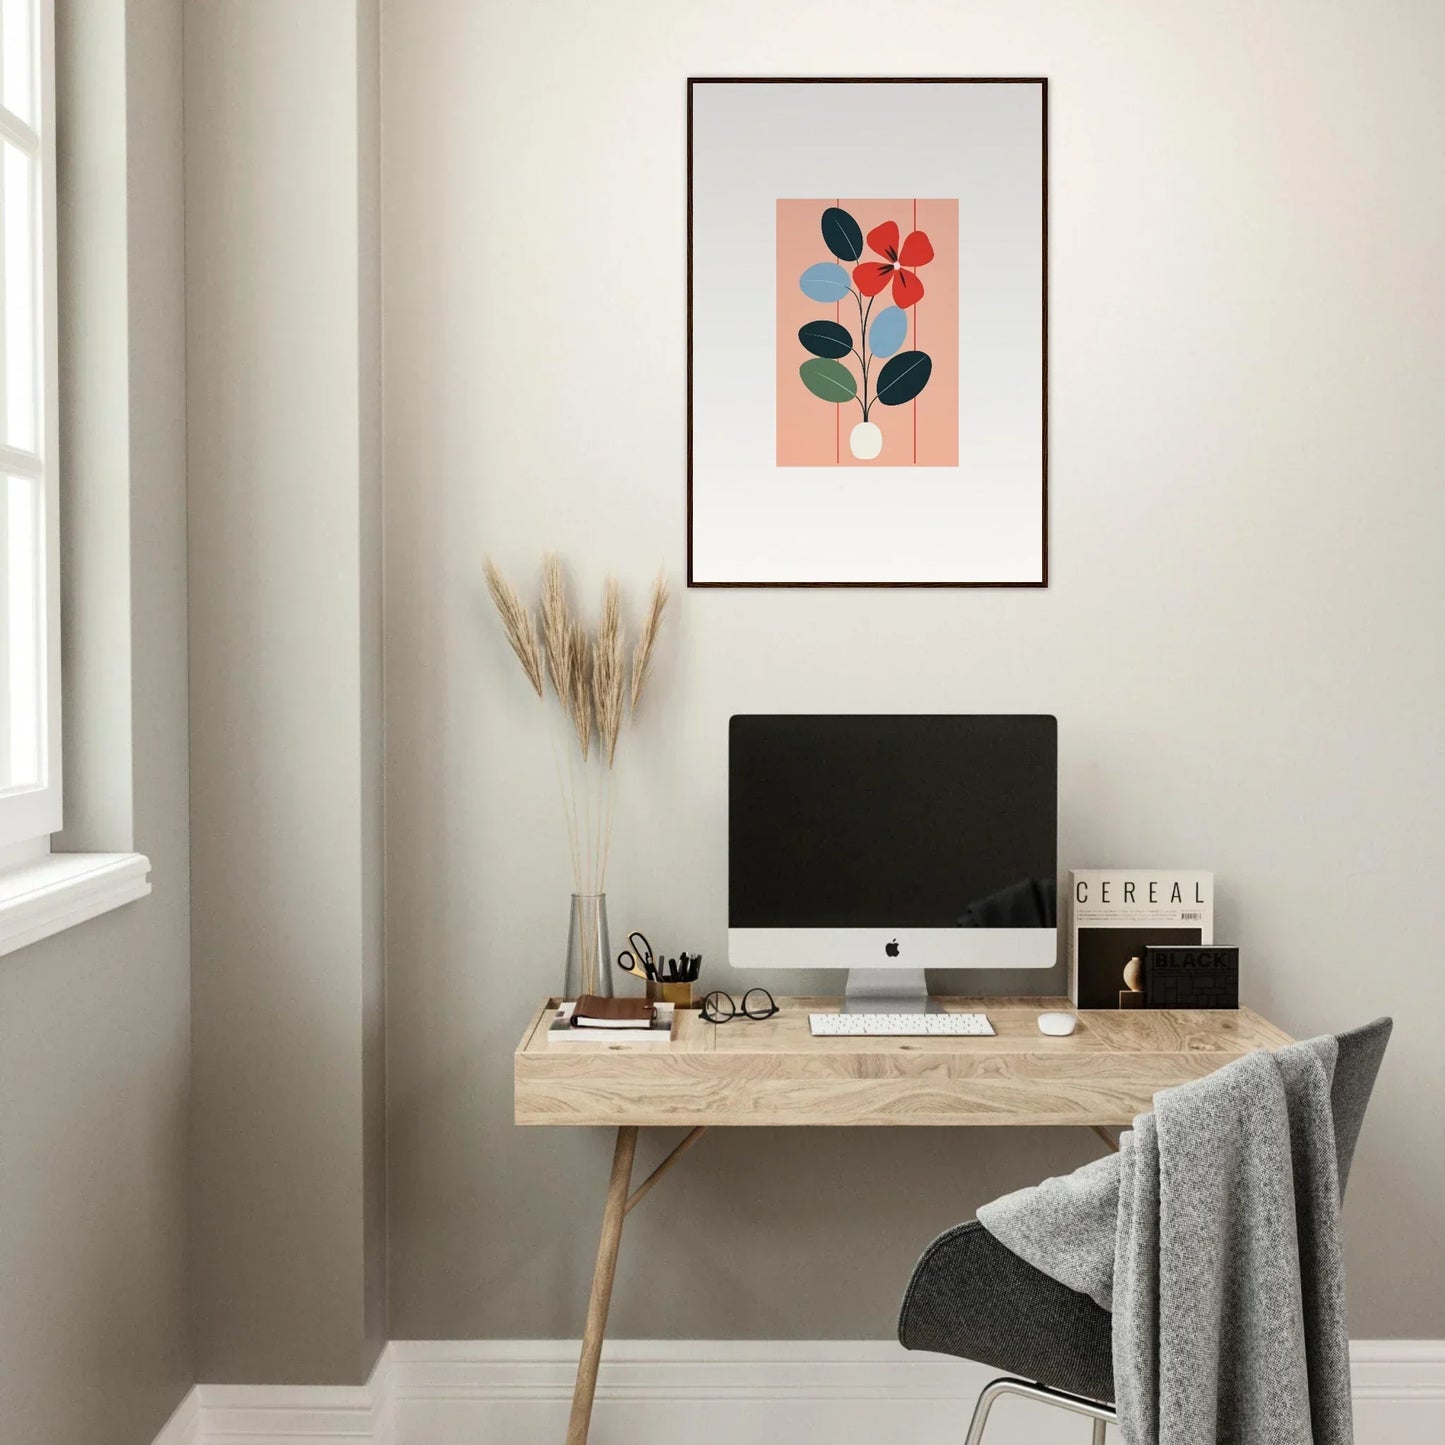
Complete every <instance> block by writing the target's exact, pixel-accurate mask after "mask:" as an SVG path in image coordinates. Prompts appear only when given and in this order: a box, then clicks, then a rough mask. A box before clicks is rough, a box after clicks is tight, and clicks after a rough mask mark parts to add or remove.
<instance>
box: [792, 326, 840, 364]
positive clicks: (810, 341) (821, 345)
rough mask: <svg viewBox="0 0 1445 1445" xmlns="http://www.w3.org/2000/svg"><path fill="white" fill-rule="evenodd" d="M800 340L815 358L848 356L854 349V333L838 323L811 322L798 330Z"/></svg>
mask: <svg viewBox="0 0 1445 1445" xmlns="http://www.w3.org/2000/svg"><path fill="white" fill-rule="evenodd" d="M798 340H799V341H801V342H802V343H803V345H804V346H805V347H806V348H807V349H808V350H809V351H811V352H812V353H813V355H814V356H832V357H840V356H847V354H848V353H849V352H850V351H852V349H853V333H852V332H851V331H849V330H848V328H847V327H846V326H839V325H838V323H837V322H836V321H810V322H808V324H807V325H806V326H800V327H799V328H798Z"/></svg>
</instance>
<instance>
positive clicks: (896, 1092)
mask: <svg viewBox="0 0 1445 1445" xmlns="http://www.w3.org/2000/svg"><path fill="white" fill-rule="evenodd" d="M556 1003H557V1001H556V1000H555V999H549V1000H548V1001H547V1002H546V1003H545V1004H543V1005H542V1007H540V1008H539V1009H538V1010H537V1012H536V1013H535V1014H534V1015H533V1017H532V1019H531V1021H530V1022H529V1023H528V1025H527V1028H526V1031H525V1032H524V1033H523V1035H522V1040H521V1043H520V1044H519V1045H518V1047H517V1052H516V1056H515V1061H514V1080H515V1105H516V1113H515V1117H516V1122H517V1123H519V1124H573V1125H576V1124H601V1125H619V1124H637V1125H647V1126H671V1125H684V1126H687V1127H693V1126H695V1125H699V1124H707V1125H734V1126H748V1125H751V1126H778V1125H824V1126H850V1125H851V1126H859V1125H959V1124H974V1125H977V1124H1034V1125H1039V1124H1053V1125H1058V1124H1085V1125H1091V1124H1102V1125H1121V1124H1128V1123H1131V1122H1132V1121H1133V1119H1134V1117H1135V1115H1137V1114H1140V1113H1144V1112H1147V1111H1148V1110H1149V1109H1150V1108H1151V1107H1152V1103H1153V1096H1154V1093H1155V1092H1156V1091H1157V1090H1159V1089H1164V1088H1169V1087H1171V1086H1173V1085H1175V1084H1182V1083H1186V1082H1188V1081H1189V1080H1190V1079H1195V1078H1199V1077H1201V1076H1203V1075H1204V1074H1208V1073H1212V1072H1213V1071H1214V1070H1215V1069H1217V1068H1219V1067H1221V1066H1222V1065H1224V1064H1227V1063H1230V1062H1232V1061H1233V1060H1234V1059H1237V1058H1241V1057H1242V1056H1243V1055H1245V1054H1247V1053H1249V1052H1251V1051H1252V1050H1254V1049H1259V1048H1268V1049H1273V1048H1278V1047H1279V1046H1280V1045H1282V1044H1287V1043H1289V1042H1290V1039H1289V1035H1288V1034H1286V1033H1285V1032H1284V1031H1283V1030H1281V1029H1279V1028H1277V1027H1276V1026H1275V1025H1274V1024H1272V1023H1270V1022H1269V1021H1268V1020H1267V1019H1264V1018H1261V1017H1260V1016H1259V1015H1258V1014H1256V1013H1254V1012H1253V1011H1252V1010H1250V1009H1239V1010H1228V1011H1226V1010H1219V1011H1210V1010H1202V1009H1188V1010H1184V1009H1131V1010H1122V1011H1114V1010H1080V1011H1077V1012H1078V1018H1079V1024H1078V1027H1077V1028H1076V1029H1075V1031H1074V1032H1073V1033H1072V1034H1070V1035H1068V1036H1067V1037H1066V1038H1050V1037H1047V1036H1045V1035H1044V1034H1041V1033H1040V1032H1039V1030H1038V1016H1039V1014H1041V1013H1045V1012H1048V1011H1051V1010H1052V1011H1062V1012H1068V1013H1073V1012H1076V1011H1075V1010H1074V1009H1073V1008H1072V1006H1071V1005H1070V1004H1069V1002H1068V1000H1067V999H1063V998H986V999H969V998H947V999H941V1000H940V1003H942V1005H943V1007H944V1008H945V1009H948V1010H949V1011H975V1012H979V1013H984V1014H987V1015H988V1018H989V1021H990V1023H992V1024H993V1027H994V1030H995V1034H994V1036H993V1037H952V1038H949V1037H932V1038H857V1037H845V1038H815V1037H813V1035H812V1033H811V1032H810V1031H809V1026H808V1014H809V1013H810V1012H814V1011H833V1010H836V1009H837V1008H838V1006H839V1000H838V999H837V998H786V997H781V998H779V999H778V1004H779V1006H780V1008H781V1012H780V1013H778V1014H777V1015H776V1016H775V1017H773V1018H770V1019H762V1020H745V1019H735V1020H733V1021H732V1022H730V1023H726V1024H710V1023H707V1022H705V1021H704V1020H703V1018H702V1016H701V1015H700V1014H699V1013H698V1012H697V1011H696V1010H679V1011H678V1012H679V1018H678V1023H677V1027H676V1029H675V1030H674V1035H673V1039H672V1042H671V1043H669V1044H618V1043H608V1042H606V1041H605V1040H604V1041H601V1042H598V1043H596V1044H572V1043H569V1044H549V1043H548V1042H547V1039H546V1025H547V1023H548V1021H549V1020H550V1019H551V1016H552V1011H553V1010H554V1009H555V1008H556Z"/></svg>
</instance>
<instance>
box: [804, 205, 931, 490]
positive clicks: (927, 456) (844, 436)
mask: <svg viewBox="0 0 1445 1445" xmlns="http://www.w3.org/2000/svg"><path fill="white" fill-rule="evenodd" d="M830 206H839V207H841V208H842V209H843V210H845V211H847V212H848V213H849V214H850V215H851V216H853V217H854V219H856V220H857V222H858V224H859V226H860V227H861V229H862V231H863V233H864V235H865V236H866V235H867V234H868V233H869V232H870V231H872V230H873V229H874V228H875V227H877V226H879V225H882V224H883V223H884V222H886V221H894V222H896V223H897V225H898V227H899V230H900V232H901V233H902V234H903V235H905V236H906V235H907V234H908V233H909V232H910V231H923V232H926V233H927V236H928V239H929V240H930V241H931V242H932V245H933V253H934V254H933V259H932V260H931V261H929V262H928V263H927V264H926V265H924V266H921V267H918V268H916V274H917V276H918V279H919V280H920V281H921V282H922V283H923V287H924V294H923V299H922V300H921V301H919V302H918V303H917V304H916V305H913V306H910V307H908V308H907V316H908V336H907V339H906V340H905V341H904V343H903V347H904V349H905V350H910V351H912V350H923V351H926V352H927V353H928V355H929V356H930V357H931V358H932V361H933V373H932V376H931V377H930V379H929V382H928V385H927V386H926V387H925V388H924V390H923V392H922V393H921V394H920V395H919V396H917V397H915V398H914V399H913V400H912V401H908V402H904V403H903V404H902V405H899V406H886V405H881V404H875V405H873V406H872V407H871V408H870V410H869V416H868V420H869V421H871V422H873V423H875V424H876V425H877V426H878V428H879V429H880V430H881V432H882V433H883V445H882V450H881V451H880V452H879V454H878V455H877V456H876V457H874V458H871V459H868V460H861V459H860V458H858V457H855V456H854V455H853V454H852V452H851V450H850V449H849V445H848V437H849V433H850V431H851V430H852V428H853V426H854V425H855V424H856V423H857V422H859V421H861V420H862V416H863V413H862V409H861V407H860V406H859V404H858V402H857V401H849V402H845V403H842V404H840V405H832V404H830V403H829V402H827V401H824V400H822V399H820V398H819V397H817V396H815V395H814V394H813V393H812V392H810V391H809V390H808V388H807V387H806V386H805V385H804V383H803V381H802V380H801V378H800V376H799V370H798V369H799V366H800V365H801V364H802V363H803V362H805V361H807V360H808V357H809V353H808V351H807V350H806V349H805V348H804V347H803V345H802V344H801V343H800V342H799V340H798V330H799V328H800V327H802V326H804V325H805V324H806V323H808V322H810V321H834V322H837V323H838V324H839V325H841V326H845V327H847V329H848V330H849V331H850V332H851V333H852V334H853V338H854V342H855V344H861V338H860V335H859V325H858V303H857V302H856V301H855V300H854V298H853V296H851V295H847V296H844V297H843V298H842V300H841V301H838V302H834V303H830V304H825V303H822V302H818V301H814V300H810V299H809V298H808V297H807V296H806V295H804V293H803V291H802V290H801V288H800V287H799V284H798V278H799V277H800V276H801V275H802V274H803V272H804V271H806V270H807V269H808V268H809V267H810V266H813V265H816V264H817V263H818V262H826V261H834V260H836V259H837V258H836V257H834V256H833V255H831V254H830V253H829V250H828V247H827V245H826V244H825V243H824V240H823V236H822V232H821V229H820V223H821V219H822V216H823V213H824V211H826V210H827V209H828V208H829V207H830ZM881 259H883V258H881V257H879V256H878V255H876V254H875V253H874V252H873V251H872V250H871V249H865V251H864V255H863V260H864V261H869V262H874V261H879V260H881ZM845 269H846V270H848V271H850V272H851V271H852V269H853V268H852V266H851V265H848V266H845ZM958 274H959V268H958V202H957V201H956V200H924V199H917V198H913V197H908V198H906V199H901V200H852V199H848V198H838V199H835V198H833V197H828V198H826V199H819V200H780V201H778V203H777V296H778V302H777V462H778V465H779V466H780V467H832V466H853V467H908V466H918V467H955V466H957V465H958V340H959V338H958V306H959V296H958ZM890 300H891V297H890V294H889V291H888V290H887V289H885V290H884V291H883V293H882V294H881V295H879V296H878V298H877V300H876V301H875V303H874V307H873V315H874V316H876V315H877V313H878V312H879V310H881V309H882V308H883V307H885V306H886V305H888V304H889V302H890ZM863 304H864V306H865V307H866V306H867V304H868V298H867V297H866V296H865V297H864V298H863ZM844 365H846V366H847V367H848V368H849V370H851V371H852V372H853V373H854V375H855V376H856V377H858V378H859V379H860V390H861V368H860V366H859V363H858V358H857V357H856V356H848V357H846V358H844ZM881 366H882V362H879V361H875V362H873V363H872V365H871V367H870V378H871V379H876V376H877V373H878V370H879V369H880V367H881Z"/></svg>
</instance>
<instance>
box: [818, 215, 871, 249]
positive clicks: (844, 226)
mask: <svg viewBox="0 0 1445 1445" xmlns="http://www.w3.org/2000/svg"><path fill="white" fill-rule="evenodd" d="M823 240H824V242H826V244H827V247H828V249H829V250H830V251H831V252H832V253H833V254H834V255H835V256H836V257H837V258H838V259H839V260H840V261H856V260H857V259H858V258H859V257H860V256H861V255H862V254H863V232H862V230H861V229H860V228H859V225H858V222H857V221H855V220H854V219H853V217H852V216H850V215H849V214H848V212H847V211H844V210H841V209H840V208H839V207H837V206H829V207H828V209H827V210H826V211H824V212H823Z"/></svg>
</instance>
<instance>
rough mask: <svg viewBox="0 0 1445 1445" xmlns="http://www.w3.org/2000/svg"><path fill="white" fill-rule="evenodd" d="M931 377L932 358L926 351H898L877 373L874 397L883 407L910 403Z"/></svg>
mask: <svg viewBox="0 0 1445 1445" xmlns="http://www.w3.org/2000/svg"><path fill="white" fill-rule="evenodd" d="M932 375H933V358H932V357H931V356H930V355H929V354H928V353H927V352H926V351H900V352H899V353H898V355H897V356H895V357H894V358H893V360H892V361H889V362H887V363H886V364H885V365H884V367H883V370H882V371H880V372H879V373H878V386H877V388H876V390H875V395H876V397H877V399H878V400H879V401H881V402H882V403H883V405H884V406H902V405H903V403H904V402H905V401H912V400H913V398H914V397H915V396H917V395H918V393H919V392H920V391H922V390H923V388H924V387H925V386H927V385H928V378H929V377H930V376H932Z"/></svg>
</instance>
